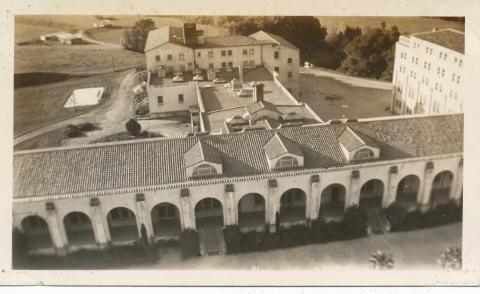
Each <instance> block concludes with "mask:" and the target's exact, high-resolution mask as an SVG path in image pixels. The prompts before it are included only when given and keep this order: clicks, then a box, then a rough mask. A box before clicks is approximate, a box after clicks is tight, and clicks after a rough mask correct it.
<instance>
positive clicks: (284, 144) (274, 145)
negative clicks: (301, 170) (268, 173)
mask: <svg viewBox="0 0 480 294" xmlns="http://www.w3.org/2000/svg"><path fill="white" fill-rule="evenodd" d="M263 149H264V150H265V155H266V157H267V160H268V165H269V167H270V170H276V169H289V168H297V167H301V166H303V162H304V158H303V152H302V150H300V148H299V146H298V144H297V143H295V142H293V141H292V140H290V139H288V138H286V137H284V136H283V135H280V134H278V133H275V135H274V136H273V137H272V138H271V139H270V140H269V141H268V142H267V144H265V146H263Z"/></svg>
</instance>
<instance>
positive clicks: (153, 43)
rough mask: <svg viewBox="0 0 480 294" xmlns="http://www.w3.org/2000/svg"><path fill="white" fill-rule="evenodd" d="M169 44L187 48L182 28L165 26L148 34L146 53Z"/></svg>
mask: <svg viewBox="0 0 480 294" xmlns="http://www.w3.org/2000/svg"><path fill="white" fill-rule="evenodd" d="M168 42H170V43H174V44H177V45H182V46H185V45H184V43H183V30H182V28H179V27H171V26H165V27H161V28H158V29H155V30H152V31H150V32H148V37H147V43H146V44H145V49H144V51H145V52H146V51H149V50H152V49H153V48H155V47H158V46H160V45H163V44H165V43H168Z"/></svg>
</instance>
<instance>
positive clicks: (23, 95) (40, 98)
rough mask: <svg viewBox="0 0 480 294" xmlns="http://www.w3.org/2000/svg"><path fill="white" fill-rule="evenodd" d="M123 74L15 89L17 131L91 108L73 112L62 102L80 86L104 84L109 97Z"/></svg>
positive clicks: (103, 75)
mask: <svg viewBox="0 0 480 294" xmlns="http://www.w3.org/2000/svg"><path fill="white" fill-rule="evenodd" d="M124 75H125V73H123V72H115V73H109V74H102V75H95V76H90V77H84V78H73V79H70V80H66V81H62V82H58V83H50V84H45V85H39V86H32V87H25V88H19V89H16V90H15V91H14V134H20V133H23V132H25V131H28V130H30V129H34V128H37V127H40V126H42V125H48V124H50V123H53V122H56V121H60V120H62V119H65V118H67V117H72V116H76V115H78V114H80V113H83V112H85V111H86V110H89V109H92V107H89V108H87V107H86V108H83V109H78V110H77V112H74V111H73V110H71V109H64V108H63V104H64V103H65V101H66V100H67V98H68V96H69V95H70V93H71V92H72V91H73V90H74V89H77V88H87V87H105V96H104V97H105V99H108V97H109V95H110V93H111V92H112V90H113V89H114V88H115V87H116V86H118V84H119V83H120V81H121V79H122V78H123V76H124ZM100 103H102V102H100ZM93 107H95V106H93Z"/></svg>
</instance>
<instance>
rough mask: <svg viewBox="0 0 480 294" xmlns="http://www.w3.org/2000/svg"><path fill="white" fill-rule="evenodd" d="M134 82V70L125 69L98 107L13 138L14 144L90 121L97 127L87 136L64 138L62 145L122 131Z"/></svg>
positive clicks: (130, 110) (131, 111)
mask: <svg viewBox="0 0 480 294" xmlns="http://www.w3.org/2000/svg"><path fill="white" fill-rule="evenodd" d="M134 82H135V72H134V70H130V71H127V72H126V75H125V77H124V78H123V79H122V81H121V82H120V85H119V87H118V88H116V89H114V90H113V91H112V94H111V96H110V98H109V99H108V100H107V101H106V102H105V103H104V104H102V105H100V106H98V108H95V109H93V110H92V111H90V112H88V113H85V114H82V115H79V116H77V117H73V118H69V119H66V120H63V121H61V122H58V123H54V124H51V125H49V126H47V127H44V128H41V129H37V130H34V131H32V132H29V133H27V134H24V135H21V136H19V137H17V138H14V140H13V143H14V146H15V145H18V144H20V143H23V142H25V141H27V140H35V139H34V138H35V137H37V136H40V135H43V134H46V133H48V132H52V131H54V130H57V129H59V128H63V127H65V126H67V125H69V124H80V123H85V122H90V123H94V124H96V125H97V126H98V127H99V129H98V130H96V131H93V132H88V133H86V134H87V136H85V137H80V138H72V139H68V140H64V141H63V143H62V145H79V144H88V143H89V142H90V141H93V140H96V139H98V138H100V137H103V136H106V135H109V134H113V133H116V132H121V131H124V129H125V126H124V125H125V122H126V121H128V120H129V119H130V118H131V117H132V116H133V115H134V110H135V105H134V98H133V94H132V92H131V88H132V86H133V85H134Z"/></svg>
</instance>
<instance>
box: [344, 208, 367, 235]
mask: <svg viewBox="0 0 480 294" xmlns="http://www.w3.org/2000/svg"><path fill="white" fill-rule="evenodd" d="M344 222H345V225H346V227H347V228H348V232H349V234H350V236H349V237H352V238H358V237H363V236H366V235H367V215H366V214H365V212H364V211H363V210H361V209H359V208H358V206H357V205H354V206H351V207H349V208H348V209H347V211H346V212H345V215H344Z"/></svg>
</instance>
